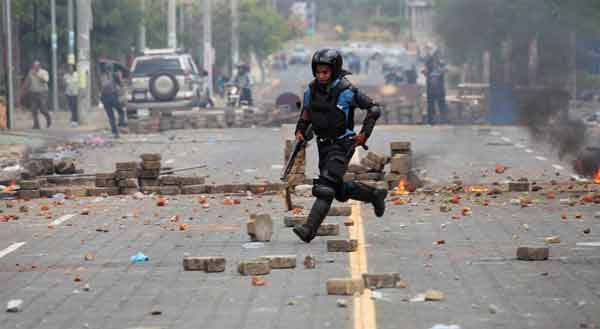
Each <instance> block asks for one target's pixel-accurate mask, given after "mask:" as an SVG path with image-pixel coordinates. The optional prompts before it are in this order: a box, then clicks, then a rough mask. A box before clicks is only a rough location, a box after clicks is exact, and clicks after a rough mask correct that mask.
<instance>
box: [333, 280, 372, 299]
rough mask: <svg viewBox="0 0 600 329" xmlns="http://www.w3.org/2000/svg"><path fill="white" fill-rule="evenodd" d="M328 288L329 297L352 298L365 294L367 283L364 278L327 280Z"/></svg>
mask: <svg viewBox="0 0 600 329" xmlns="http://www.w3.org/2000/svg"><path fill="white" fill-rule="evenodd" d="M326 288H327V294H328V295H343V296H352V295H354V294H356V293H358V294H362V293H363V291H364V289H365V282H364V280H363V279H362V278H332V279H328V280H327V283H326Z"/></svg>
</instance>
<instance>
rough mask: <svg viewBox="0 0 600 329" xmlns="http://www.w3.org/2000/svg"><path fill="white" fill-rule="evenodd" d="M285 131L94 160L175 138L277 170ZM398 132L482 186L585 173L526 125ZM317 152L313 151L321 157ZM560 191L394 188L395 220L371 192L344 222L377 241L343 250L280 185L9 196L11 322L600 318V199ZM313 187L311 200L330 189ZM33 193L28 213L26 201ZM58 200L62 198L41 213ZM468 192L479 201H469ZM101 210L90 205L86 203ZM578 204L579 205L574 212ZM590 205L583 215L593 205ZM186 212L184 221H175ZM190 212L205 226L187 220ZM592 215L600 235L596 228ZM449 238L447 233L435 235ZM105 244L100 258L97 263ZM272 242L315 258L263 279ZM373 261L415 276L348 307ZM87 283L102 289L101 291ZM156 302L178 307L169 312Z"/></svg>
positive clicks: (200, 135)
mask: <svg viewBox="0 0 600 329" xmlns="http://www.w3.org/2000/svg"><path fill="white" fill-rule="evenodd" d="M284 131H288V129H287V128H285V127H284V128H282V129H279V130H277V129H231V130H189V131H174V132H168V133H165V134H160V135H149V136H127V137H126V138H123V139H122V140H121V141H120V142H118V143H117V144H115V145H114V146H112V147H106V148H96V149H89V150H83V151H82V152H81V158H80V161H79V162H80V165H81V166H82V167H83V168H85V169H86V171H96V170H98V171H110V170H112V168H113V166H114V162H116V161H120V160H128V159H131V160H135V159H137V157H138V155H139V154H140V153H142V152H162V153H163V160H165V161H166V160H169V159H173V160H174V161H173V162H172V165H173V166H175V167H179V166H187V165H192V164H196V163H197V162H200V163H206V164H208V165H209V169H208V170H206V171H199V172H197V174H202V175H209V181H216V182H219V183H222V182H232V181H235V180H239V181H254V180H256V179H257V178H256V177H259V178H258V179H268V180H276V179H277V176H278V174H279V169H278V167H273V165H274V164H275V165H276V164H281V158H282V148H283V146H282V144H283V138H282V135H283V134H284ZM143 139H146V140H143ZM393 140H410V141H411V142H412V143H413V149H414V151H415V157H416V165H417V167H419V168H421V169H423V170H425V171H426V175H425V176H426V177H427V178H428V179H429V180H430V182H431V183H432V184H433V183H436V184H446V183H448V182H451V181H452V180H454V179H455V177H454V176H456V177H460V179H462V180H464V181H465V182H466V183H468V184H476V183H486V182H494V181H498V182H500V183H502V182H503V181H504V180H506V179H508V178H509V176H511V177H514V178H518V177H521V176H525V177H529V178H530V179H534V180H537V181H540V182H547V181H549V180H550V179H559V180H563V181H569V179H568V177H570V175H571V174H572V172H571V170H570V168H569V166H568V163H567V162H561V161H559V160H558V159H557V158H556V157H555V156H554V155H553V152H552V151H551V150H549V149H548V148H547V147H545V146H544V145H540V144H537V143H534V142H533V141H531V140H529V138H528V136H527V133H526V132H525V131H522V130H520V129H517V128H512V127H493V128H487V127H445V126H442V127H416V126H388V127H378V128H377V129H376V133H375V135H374V136H373V139H372V140H371V141H370V145H371V147H372V149H373V150H376V151H380V152H386V153H387V152H388V150H387V148H388V146H387V145H388V144H389V142H390V141H393ZM528 151H531V152H528ZM314 152H315V150H311V151H310V152H309V154H314ZM314 162H315V159H314V156H309V168H313V167H314V165H315V164H314ZM498 163H501V164H503V165H506V166H508V167H509V169H508V170H507V171H506V173H505V174H502V175H499V174H495V173H493V169H494V166H495V165H496V164H498ZM247 169H253V170H250V171H247ZM254 169H255V170H254ZM556 172H558V173H559V176H556ZM310 173H312V174H314V171H310V172H309V174H310ZM236 174H239V175H236ZM557 177H558V178H557ZM595 188H598V187H597V186H595ZM548 189H551V188H546V190H542V191H541V192H539V193H535V194H532V196H531V199H532V200H533V202H534V203H533V204H532V205H531V206H529V207H526V208H521V207H520V206H517V205H514V204H512V202H511V199H514V198H518V197H519V196H520V194H518V193H514V194H513V193H507V194H503V195H501V196H499V197H497V198H492V197H476V196H474V195H465V196H463V199H462V201H461V204H459V205H453V209H452V211H451V212H449V213H442V212H440V209H439V206H440V204H442V203H443V202H444V201H445V200H447V199H448V198H449V197H450V196H449V195H448V194H445V193H439V194H436V195H424V194H416V195H412V196H409V198H410V201H409V202H408V203H407V204H404V205H394V204H393V203H392V202H391V201H390V202H389V203H388V207H389V209H388V212H387V213H386V216H385V217H384V218H382V219H376V218H375V217H374V216H373V214H372V208H371V206H370V205H358V204H355V205H354V212H353V215H352V219H354V220H355V223H356V225H355V227H350V230H348V229H346V228H345V227H344V226H342V229H341V236H342V237H353V238H359V240H360V241H361V248H359V252H357V253H353V254H351V255H348V254H343V253H335V254H334V253H327V252H326V243H325V241H326V240H327V239H326V238H317V240H315V241H314V242H313V243H312V244H310V245H306V244H303V243H300V242H298V241H297V239H295V238H294V236H293V234H292V232H291V231H290V229H288V228H285V227H284V226H283V223H282V218H283V216H284V214H285V213H284V209H283V204H282V200H281V198H280V197H279V196H255V198H254V199H253V200H246V199H245V198H241V199H240V201H241V204H240V205H234V206H226V205H224V204H223V198H224V196H222V195H216V196H214V198H212V199H209V202H210V207H209V208H204V207H202V206H201V205H200V204H199V202H198V200H197V197H195V196H178V197H170V198H169V204H168V205H167V206H165V207H157V206H156V203H155V201H154V200H153V199H151V198H148V199H145V200H134V199H133V198H132V197H112V198H106V199H104V198H99V199H96V198H83V199H76V200H66V201H65V202H64V204H62V205H60V204H55V203H53V202H52V200H37V201H30V202H17V203H15V204H13V203H6V202H3V203H0V210H2V211H3V213H4V214H17V215H19V217H20V218H19V220H13V221H9V222H8V223H0V227H1V228H2V229H0V302H2V303H5V302H8V300H10V299H15V298H17V299H23V301H24V305H23V311H22V312H20V313H0V328H3V329H4V328H44V329H54V328H61V329H66V328H103V329H104V328H115V329H116V328H124V329H125V328H265V327H267V328H352V327H354V328H361V326H359V324H362V323H375V324H376V327H377V328H424V329H428V328H431V327H432V326H433V325H435V324H456V325H459V326H460V327H461V328H579V327H580V326H581V325H586V326H587V327H588V328H593V327H595V326H598V325H600V312H598V310H599V307H600V306H599V305H600V272H599V271H598V269H599V266H600V258H598V250H599V249H598V247H589V246H581V245H577V243H581V242H595V241H600V219H597V218H594V216H595V214H596V212H597V211H598V207H597V205H596V206H593V205H589V204H586V205H582V204H576V205H574V206H567V205H564V204H563V203H561V199H565V198H569V197H570V198H573V199H576V197H577V196H576V195H574V194H573V193H571V194H567V193H562V194H561V193H558V192H557V193H558V195H557V196H556V198H554V199H548V198H546V197H545V195H544V194H543V193H545V192H547V190H548ZM484 199H487V200H488V202H487V203H488V205H487V206H484V205H483V203H484ZM296 200H297V202H298V203H300V204H302V205H304V206H305V207H309V205H310V203H311V201H312V200H311V199H310V198H301V197H298V198H296ZM563 202H564V201H563ZM22 205H26V206H28V208H29V212H28V213H21V212H19V208H20V207H21V206H22ZM44 205H47V206H48V207H49V211H41V207H42V206H44ZM464 207H469V208H470V209H471V212H472V213H471V214H470V215H468V216H462V215H461V214H460V213H461V209H462V208H464ZM83 209H89V215H82V214H81V211H82V210H83ZM255 212H266V213H270V214H271V215H272V216H273V218H274V220H275V223H276V224H275V233H274V237H273V239H272V241H271V242H269V243H266V244H264V245H263V246H262V247H261V248H257V249H247V248H244V244H245V243H247V242H248V237H247V235H246V233H245V222H246V221H247V219H248V216H249V214H250V213H255ZM562 213H565V214H567V215H568V220H566V221H564V220H561V218H560V217H561V214H562ZM577 213H580V215H581V217H582V218H581V219H575V215H576V214H577ZM65 215H73V216H65ZM176 215H179V220H178V222H172V221H171V219H174V216H176ZM456 215H459V216H457V217H458V219H453V218H452V216H456ZM345 219H346V218H344V217H331V218H328V219H327V221H328V222H332V223H340V224H341V223H342V221H344V220H345ZM180 223H186V224H188V225H189V228H188V229H187V230H185V231H180V230H179V224H180ZM50 227H51V228H50ZM99 228H100V229H102V230H105V231H106V230H107V232H99V231H97V229H99ZM586 228H589V229H590V233H588V234H585V233H583V231H584V229H586ZM550 235H559V236H560V238H561V243H559V244H553V245H551V259H550V260H548V261H545V262H520V261H516V260H515V259H514V256H515V248H516V247H517V246H518V245H520V244H543V243H544V242H543V239H544V237H547V236H550ZM437 240H445V244H443V245H434V242H435V241H437ZM23 243H24V244H23ZM138 251H142V252H144V253H145V254H146V255H148V256H149V257H150V261H149V262H147V263H143V264H131V263H130V259H129V258H130V256H132V255H133V254H135V253H137V252H138ZM87 252H89V253H93V254H94V255H95V258H94V259H93V260H90V261H86V260H84V254H85V253H87ZM265 254H295V255H297V258H298V265H299V266H298V268H296V269H293V270H274V271H273V272H272V273H271V274H270V275H268V276H265V279H266V285H265V286H263V287H253V286H252V285H251V282H250V278H249V277H243V276H240V275H239V274H237V272H236V265H237V263H238V262H239V261H240V260H242V259H251V258H253V257H256V256H260V255H265ZM308 254H313V255H315V256H316V258H317V260H318V264H317V268H316V269H314V270H308V269H304V267H303V266H302V259H303V257H304V256H306V255H308ZM185 255H198V256H209V255H222V256H225V257H226V258H227V270H226V272H225V273H221V274H207V273H202V272H184V271H183V269H182V265H181V261H182V258H183V257H184V256H185ZM365 268H366V269H367V270H368V271H369V272H371V273H373V272H388V271H394V272H398V273H400V275H401V276H402V278H403V279H404V280H405V281H406V283H407V285H408V287H407V288H405V289H383V290H380V291H378V292H381V293H382V295H381V296H379V295H378V294H375V295H373V296H374V298H375V299H373V300H372V299H370V297H371V296H372V295H371V294H370V293H369V292H367V293H366V294H365V295H364V296H363V297H356V298H355V297H346V298H345V299H346V300H347V301H348V307H347V308H339V307H337V306H336V301H337V299H339V297H337V296H327V295H326V291H325V281H326V280H327V279H328V278H332V277H349V276H353V275H360V272H361V271H362V270H364V269H365ZM76 276H79V277H80V279H81V281H80V282H75V281H74V279H75V278H76ZM85 284H89V285H90V287H91V290H90V291H84V289H83V288H84V285H85ZM430 288H435V289H439V290H441V291H442V292H444V294H445V300H443V301H441V302H410V301H409V300H410V299H411V298H413V297H415V296H416V295H417V294H419V293H422V292H424V291H425V290H427V289H430ZM153 310H158V311H161V312H162V314H161V315H151V314H150V313H151V311H153ZM491 310H492V311H491Z"/></svg>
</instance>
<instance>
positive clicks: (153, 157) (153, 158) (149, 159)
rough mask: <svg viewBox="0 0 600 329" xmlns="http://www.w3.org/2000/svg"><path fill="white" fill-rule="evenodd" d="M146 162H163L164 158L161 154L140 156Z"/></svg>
mask: <svg viewBox="0 0 600 329" xmlns="http://www.w3.org/2000/svg"><path fill="white" fill-rule="evenodd" d="M140 158H141V159H142V161H144V162H152V161H159V162H160V160H162V156H161V155H160V154H159V153H144V154H142V155H141V156H140Z"/></svg>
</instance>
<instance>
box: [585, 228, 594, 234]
mask: <svg viewBox="0 0 600 329" xmlns="http://www.w3.org/2000/svg"><path fill="white" fill-rule="evenodd" d="M591 232H592V229H590V228H589V227H587V228H585V229H584V230H583V233H584V234H590V233H591Z"/></svg>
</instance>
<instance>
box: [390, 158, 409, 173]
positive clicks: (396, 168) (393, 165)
mask: <svg viewBox="0 0 600 329" xmlns="http://www.w3.org/2000/svg"><path fill="white" fill-rule="evenodd" d="M411 161H412V160H411V156H410V155H408V154H396V155H394V156H393V157H392V159H391V161H390V171H391V172H392V173H396V174H400V175H406V174H408V172H409V171H410V168H411V167H412V164H411Z"/></svg>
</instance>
